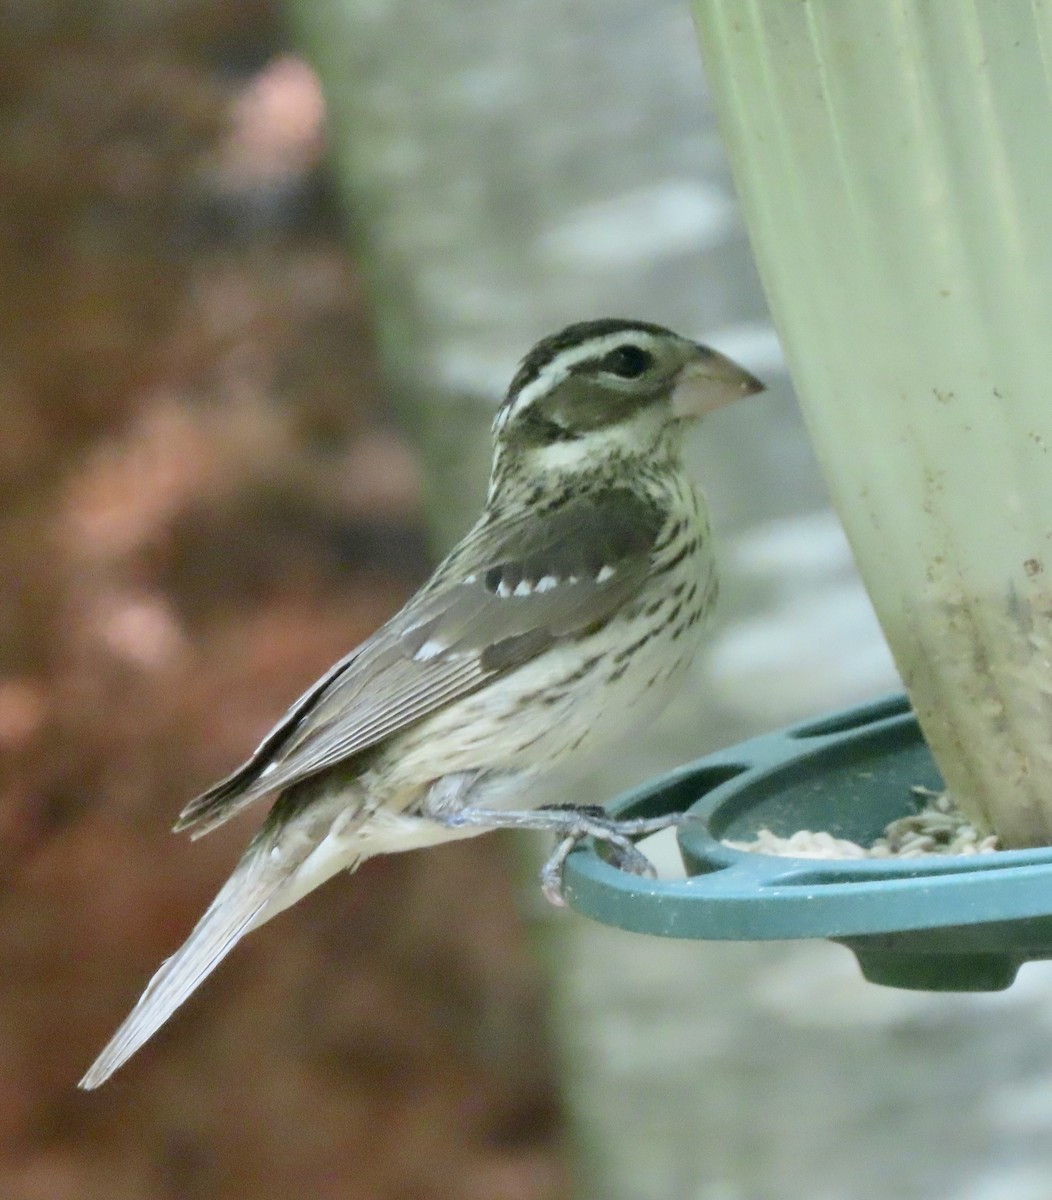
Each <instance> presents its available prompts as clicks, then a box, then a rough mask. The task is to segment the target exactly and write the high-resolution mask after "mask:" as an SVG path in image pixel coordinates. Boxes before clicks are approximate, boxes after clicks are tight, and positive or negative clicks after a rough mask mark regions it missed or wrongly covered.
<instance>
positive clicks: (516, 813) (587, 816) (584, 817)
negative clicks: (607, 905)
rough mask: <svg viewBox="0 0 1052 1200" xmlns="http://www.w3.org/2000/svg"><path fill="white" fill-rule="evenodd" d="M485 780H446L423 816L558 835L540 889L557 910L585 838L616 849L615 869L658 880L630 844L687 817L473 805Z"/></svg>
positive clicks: (592, 808)
mask: <svg viewBox="0 0 1052 1200" xmlns="http://www.w3.org/2000/svg"><path fill="white" fill-rule="evenodd" d="M485 781H486V779H485V776H478V775H448V776H445V777H444V778H442V779H439V780H437V781H436V782H435V783H434V784H432V786H431V788H430V789H429V791H428V794H427V797H426V798H425V800H424V805H423V815H424V816H426V817H428V818H429V819H430V820H432V821H437V822H438V823H439V824H441V825H445V826H447V827H448V828H451V829H456V828H462V827H464V826H478V827H479V828H481V829H537V830H541V831H543V832H551V833H555V834H557V835H559V839H560V840H559V842H558V844H557V846H556V847H555V850H554V851H553V852H552V854H551V855H550V856H549V857H548V859H547V861H546V862H545V864H544V866H543V867H542V868H541V888H542V890H543V892H544V894H545V896H546V897H547V899H548V900H549V901H550V902H551V903H552V904H555V905H557V906H562V905H563V904H565V903H566V902H565V900H564V899H563V895H562V872H563V867H564V865H565V863H566V860H567V858H569V856H570V853H571V852H572V851H573V849H574V848H575V847H576V846H577V845H578V844H579V843H580V842H582V841H583V840H584V839H585V838H588V837H591V838H595V839H596V841H600V842H606V843H607V845H609V846H610V847H611V849H612V850H613V855H612V858H613V861H614V865H615V866H617V867H619V868H620V869H621V870H622V871H628V872H630V873H631V874H633V875H646V876H649V877H650V878H651V879H653V878H655V877H656V875H657V872H656V871H655V870H654V866H653V864H652V863H651V862H650V860H649V859H648V858H647V857H646V855H645V854H644V853H643V852H642V851H641V850H638V849H637V848H636V847H635V845H634V844H633V843H632V841H631V840H630V839H631V838H633V837H643V836H645V835H646V834H650V833H657V832H658V831H659V830H661V829H668V828H669V827H670V826H672V825H680V824H682V823H683V821H684V820H685V819H686V814H684V813H667V814H666V815H664V816H661V817H630V818H628V819H626V820H619V819H618V818H616V817H610V816H607V814H606V810H605V809H603V808H602V806H601V805H597V804H587V805H574V804H552V805H544V806H542V807H539V808H531V809H515V810H513V809H501V808H484V807H478V806H475V805H472V804H471V803H470V801H471V799H472V792H474V791H475V790H476V789H478V790H482V789H483V788H484V786H485Z"/></svg>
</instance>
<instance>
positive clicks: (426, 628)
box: [176, 488, 663, 837]
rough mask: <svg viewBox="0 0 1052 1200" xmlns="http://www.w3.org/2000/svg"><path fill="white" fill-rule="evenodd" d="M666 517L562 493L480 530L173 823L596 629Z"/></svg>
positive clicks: (402, 724)
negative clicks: (541, 508) (535, 509)
mask: <svg viewBox="0 0 1052 1200" xmlns="http://www.w3.org/2000/svg"><path fill="white" fill-rule="evenodd" d="M662 523H663V514H662V513H661V512H660V510H659V509H657V508H656V507H655V506H654V505H653V504H652V503H650V501H649V500H648V499H647V497H646V496H645V495H641V494H639V493H638V492H635V491H630V490H628V489H625V488H604V489H601V490H595V491H591V492H585V493H584V494H582V495H575V496H566V497H564V498H562V502H561V503H560V504H558V505H557V506H555V507H553V508H552V510H551V511H550V512H548V513H547V514H545V515H544V517H543V518H536V517H535V519H534V521H532V522H530V523H524V522H521V521H505V522H502V521H492V522H480V523H479V524H478V525H476V527H475V528H474V529H473V530H472V531H471V533H470V534H468V536H467V537H466V538H465V539H464V541H462V542H461V543H460V545H459V546H458V547H457V548H456V549H455V550H454V551H453V552H452V553H451V554H450V556H449V557H448V558H447V559H446V560H445V562H444V563H443V564H442V566H441V567H439V569H438V571H437V572H436V574H435V577H434V579H433V580H432V583H431V585H430V586H429V587H428V588H426V589H425V590H423V591H422V592H419V593H418V594H417V595H416V596H415V597H414V598H413V599H412V600H411V601H410V602H409V603H408V604H407V605H406V606H405V608H403V609H402V610H401V612H400V613H398V614H397V615H396V616H395V617H393V618H392V619H391V620H390V621H389V622H388V623H387V624H386V625H384V626H383V627H382V628H381V629H379V630H378V631H377V632H376V633H375V634H374V635H373V636H372V637H371V638H369V639H368V640H367V641H366V642H364V643H363V644H362V645H361V646H359V647H358V648H357V649H356V650H354V651H352V652H351V654H349V655H348V656H347V657H346V658H344V659H342V660H341V661H340V662H339V663H337V665H336V666H335V667H333V668H332V670H330V671H329V672H328V674H327V675H326V676H324V677H323V678H322V679H321V680H320V681H319V682H318V683H317V684H316V685H315V686H314V687H313V688H311V689H310V690H309V691H308V692H306V693H305V694H304V695H303V696H302V697H301V698H300V699H299V700H298V701H297V702H296V704H294V705H293V706H292V708H291V709H290V710H289V712H288V713H287V714H286V715H285V717H283V718H282V720H281V721H280V722H279V723H278V725H276V726H275V727H274V729H272V730H271V731H270V733H268V734H267V736H266V737H265V738H264V739H263V742H262V743H261V744H260V746H259V748H258V749H257V750H256V752H255V753H254V754H253V755H252V757H251V758H250V759H249V760H248V762H246V763H245V764H244V765H243V766H241V767H239V768H238V769H237V770H236V771H235V772H234V773H233V774H232V775H230V776H228V777H227V778H226V779H224V780H222V781H221V782H220V783H218V784H216V785H215V787H213V788H211V789H209V791H207V792H205V793H204V794H203V795H201V796H199V797H198V798H197V799H196V800H194V801H192V802H191V803H190V804H189V805H187V807H186V808H185V809H184V810H183V812H182V814H181V816H180V818H179V822H178V824H177V825H176V829H177V830H182V829H189V828H193V829H194V836H195V837H200V836H201V835H203V834H205V833H207V832H208V831H209V830H211V829H214V828H215V827H216V826H217V825H221V824H222V823H223V822H225V821H227V820H229V819H230V818H231V817H232V816H234V815H235V813H238V812H240V811H241V810H242V809H243V808H245V807H246V806H247V805H249V804H252V803H253V802H254V801H256V800H258V799H260V798H262V797H264V796H267V795H271V794H273V793H275V792H279V791H281V790H283V789H284V788H287V787H290V786H292V785H294V784H296V783H299V782H301V781H302V780H304V779H306V778H309V777H310V776H313V775H317V774H318V773H320V772H322V771H325V770H327V769H329V768H331V767H334V766H336V765H337V764H343V763H346V762H347V760H349V759H351V758H352V757H353V756H354V755H356V754H359V753H360V752H362V751H364V750H368V749H369V748H370V747H373V746H376V745H378V744H379V743H380V742H382V741H383V740H385V739H386V738H389V737H391V736H392V735H394V734H397V733H399V732H401V731H402V730H404V729H406V728H408V727H409V726H410V725H412V724H414V723H415V722H417V721H419V720H421V719H422V718H424V717H426V716H428V715H429V714H430V713H432V712H434V711H435V710H436V709H438V708H441V707H442V706H444V705H446V704H449V703H451V702H452V701H454V700H457V699H459V698H460V697H462V696H465V695H468V694H470V693H471V692H473V691H475V690H476V689H478V688H479V687H480V686H482V685H483V684H484V683H487V682H489V681H491V680H492V679H494V678H495V677H496V676H498V675H501V674H503V673H505V672H507V671H509V670H512V669H513V668H515V667H517V666H521V665H522V664H523V663H525V662H527V661H529V660H530V659H531V658H533V657H534V656H536V655H537V654H539V653H541V652H543V651H544V650H546V649H548V648H549V647H550V646H551V645H552V643H553V642H554V641H556V640H558V639H561V638H575V637H579V636H581V635H582V634H584V633H586V632H588V631H590V630H594V629H595V628H596V627H597V626H599V625H601V624H602V623H603V622H605V621H606V620H608V619H609V618H610V617H611V616H612V615H613V614H614V613H616V612H617V611H618V609H619V608H620V607H621V605H622V604H624V603H625V602H626V600H628V599H629V598H631V596H632V595H633V594H634V593H636V592H637V591H638V590H639V589H640V588H641V587H642V586H643V583H644V582H645V580H646V578H647V574H648V571H649V569H650V566H651V562H650V553H651V550H652V549H653V546H654V543H655V541H656V539H657V537H658V535H659V533H660V530H661V527H662Z"/></svg>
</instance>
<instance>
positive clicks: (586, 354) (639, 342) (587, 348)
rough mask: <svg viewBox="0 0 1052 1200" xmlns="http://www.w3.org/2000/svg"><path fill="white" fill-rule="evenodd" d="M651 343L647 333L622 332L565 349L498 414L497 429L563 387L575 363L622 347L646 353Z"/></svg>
mask: <svg viewBox="0 0 1052 1200" xmlns="http://www.w3.org/2000/svg"><path fill="white" fill-rule="evenodd" d="M654 341H655V339H654V335H653V334H649V333H647V332H646V330H643V329H623V330H621V332H620V333H607V334H604V335H603V336H602V337H594V338H589V339H588V340H587V341H586V342H582V343H581V344H580V345H579V346H568V347H567V348H566V349H565V350H560V351H559V353H558V354H556V356H555V357H554V358H553V359H552V360H551V361H550V362H547V363H545V364H544V366H543V367H541V369H540V371H539V372H538V374H537V377H536V378H535V379H531V380H530V382H529V383H528V384H527V385H526V386H525V387H524V388H523V389H522V390H521V391H520V392H519V393H518V395H517V396H516V397H515V399H514V400H513V401H512V402H511V404H510V405H508V406H507V407H505V408H502V409H501V410H500V412H499V413H498V415H497V418H496V420H497V422H499V424H498V425H497V426H496V427H497V428H498V429H501V428H503V427H504V425H505V424H506V423H507V422H508V421H509V420H510V419H511V418H512V417H517V416H518V415H519V413H521V412H522V411H523V409H526V408H529V406H530V405H531V404H532V403H533V402H534V400H536V399H537V397H538V396H541V395H544V394H545V393H546V392H548V391H550V390H551V389H552V388H553V387H555V385H556V384H558V383H562V381H563V380H564V379H565V378H566V377H567V375H569V374H570V372H571V371H572V370H573V368H574V367H576V366H577V364H578V363H580V362H584V360H585V359H587V358H602V357H603V355H604V354H607V353H608V352H609V351H611V350H616V349H617V347H618V346H625V345H633V346H638V347H639V349H641V350H649V349H650V347H651V346H652V345H653V344H654Z"/></svg>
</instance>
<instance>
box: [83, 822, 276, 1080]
mask: <svg viewBox="0 0 1052 1200" xmlns="http://www.w3.org/2000/svg"><path fill="white" fill-rule="evenodd" d="M277 849H278V847H277V845H276V844H273V843H272V844H271V845H269V846H268V845H267V844H266V842H261V841H259V840H257V842H256V843H254V844H253V845H252V846H251V847H250V848H249V850H248V852H247V853H246V854H245V856H244V858H242V860H241V862H240V863H239V864H238V865H237V867H236V868H235V870H234V873H233V874H232V875H231V876H230V878H229V879H228V880H227V881H226V883H225V884H224V885H223V887H222V888H221V889H220V891H219V894H218V895H217V896H216V898H215V899H214V900H213V901H212V903H211V905H209V907H208V909H207V911H206V912H205V914H204V916H203V917H202V918H201V919H200V921H198V923H197V925H196V926H195V927H194V930H193V932H192V933H191V934H190V936H189V937H188V938H187V940H186V942H185V943H184V944H183V945H182V946H181V947H180V948H179V949H178V950H177V951H176V952H175V953H174V954H173V955H172V956H171V958H168V959H165V961H164V962H163V963H162V964H161V966H160V967H159V968H158V970H157V972H156V974H155V975H154V977H153V978H152V979H151V980H150V982H149V984H147V987H146V990H145V991H144V992H143V994H142V996H141V997H140V998H139V1001H138V1003H137V1004H136V1005H135V1007H134V1008H133V1009H132V1011H131V1012H130V1013H129V1014H128V1016H127V1018H126V1019H125V1020H124V1022H123V1024H122V1025H121V1026H120V1028H119V1029H118V1030H117V1032H116V1033H115V1034H114V1035H113V1037H112V1038H111V1039H110V1041H109V1042H108V1043H107V1045H106V1047H105V1049H104V1050H103V1051H102V1053H101V1054H100V1055H99V1056H98V1058H97V1059H96V1060H95V1062H94V1063H93V1064H92V1065H91V1067H90V1069H89V1070H88V1072H87V1074H85V1076H84V1078H83V1079H81V1081H80V1084H79V1086H80V1087H82V1088H85V1089H91V1088H97V1087H98V1086H99V1085H100V1084H102V1083H104V1082H105V1081H106V1080H107V1079H108V1078H109V1077H110V1076H111V1075H112V1074H113V1072H114V1071H116V1070H117V1068H118V1067H120V1066H122V1065H123V1064H124V1063H125V1062H127V1060H128V1059H129V1058H131V1056H132V1055H133V1054H134V1053H135V1052H136V1050H138V1049H139V1047H140V1046H142V1044H143V1043H144V1042H145V1041H146V1040H147V1039H148V1038H150V1037H152V1036H153V1034H154V1033H156V1032H157V1030H158V1029H159V1028H160V1027H161V1026H162V1025H163V1024H164V1023H165V1021H167V1020H168V1018H169V1017H170V1016H171V1015H172V1013H173V1012H175V1010H176V1009H177V1008H178V1007H179V1006H180V1005H181V1004H182V1003H183V1001H184V1000H185V999H186V998H187V997H188V996H189V995H190V994H191V992H193V991H194V990H195V989H196V988H197V987H198V986H199V985H200V984H201V983H202V982H203V981H204V980H205V979H206V978H207V977H208V976H209V975H210V974H211V973H212V971H214V970H215V968H216V967H217V966H218V965H219V964H220V963H221V962H222V961H223V959H224V958H226V956H227V955H228V954H229V953H230V951H231V950H232V949H233V948H234V946H235V945H236V944H237V943H238V942H239V941H240V940H241V938H242V937H244V935H245V934H246V933H248V931H249V930H250V929H252V928H253V927H254V926H256V925H261V924H263V922H264V921H266V920H268V919H269V918H270V917H271V916H274V915H275V914H276V913H277V912H279V911H281V909H283V908H285V907H286V904H284V903H281V902H280V900H281V895H280V893H281V892H282V890H283V888H284V887H285V886H286V885H287V884H288V883H289V882H290V876H291V874H292V872H293V871H294V870H295V867H296V865H298V864H291V865H290V864H288V863H282V862H281V861H280V859H279V858H277V857H275V855H274V853H273V852H275V851H277Z"/></svg>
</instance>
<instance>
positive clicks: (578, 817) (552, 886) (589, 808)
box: [537, 804, 685, 908]
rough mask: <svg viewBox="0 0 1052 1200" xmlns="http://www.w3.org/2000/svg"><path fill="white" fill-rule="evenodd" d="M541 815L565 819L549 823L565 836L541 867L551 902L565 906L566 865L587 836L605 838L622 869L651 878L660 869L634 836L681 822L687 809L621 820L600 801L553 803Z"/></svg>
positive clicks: (614, 859) (542, 879)
mask: <svg viewBox="0 0 1052 1200" xmlns="http://www.w3.org/2000/svg"><path fill="white" fill-rule="evenodd" d="M537 812H538V815H540V814H541V813H547V814H549V815H551V816H555V817H557V818H561V819H562V820H565V821H566V823H565V824H562V821H560V824H559V825H555V826H549V828H552V827H554V828H556V830H557V831H558V832H560V833H562V835H563V836H562V838H561V839H560V840H559V843H558V844H557V845H556V847H555V849H554V850H553V851H552V853H551V854H550V855H549V857H548V859H547V861H546V862H545V864H544V866H543V867H542V868H541V891H542V892H543V893H544V896H545V899H547V901H548V902H549V904H553V905H555V906H556V907H557V908H562V907H565V905H566V899H565V897H564V895H563V869H564V867H565V866H566V860H567V859H568V858H569V857H570V855H571V853H572V852H573V851H574V850H575V849H576V848H577V846H579V845H580V843H581V842H582V841H584V839H585V838H595V840H596V841H597V842H605V843H606V844H607V845H608V846H609V847H610V850H611V855H610V857H611V861H612V862H613V865H614V866H615V867H617V868H618V869H619V870H621V871H628V872H629V873H630V874H632V875H643V876H645V877H646V878H648V879H656V878H657V871H656V870H655V868H654V864H653V863H652V862H651V861H650V859H649V858H647V856H646V855H645V854H644V853H643V852H642V850H640V849H638V848H637V847H636V845H635V844H634V843H633V842H632V841H631V839H632V838H633V837H645V836H646V835H647V834H651V833H657V832H659V831H660V830H662V829H669V828H670V827H672V826H674V825H681V824H682V823H683V821H684V820H685V814H684V813H668V814H666V815H665V816H661V817H630V818H627V819H626V820H618V819H617V818H616V817H610V816H608V815H607V813H606V810H605V809H604V808H603V807H602V806H601V805H597V804H592V805H582V806H580V807H575V806H573V805H554V806H552V807H550V808H542V809H538V810H537Z"/></svg>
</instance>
